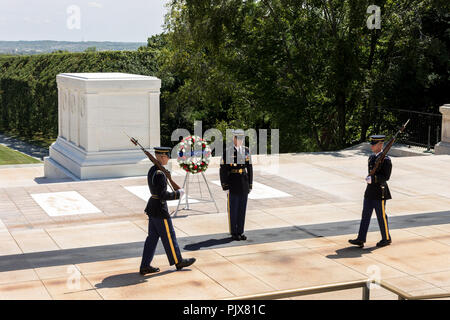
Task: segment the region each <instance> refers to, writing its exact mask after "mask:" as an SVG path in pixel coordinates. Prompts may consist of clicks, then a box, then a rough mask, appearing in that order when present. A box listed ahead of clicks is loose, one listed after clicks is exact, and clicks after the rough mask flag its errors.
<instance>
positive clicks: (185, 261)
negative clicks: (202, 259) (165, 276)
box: [175, 258, 195, 270]
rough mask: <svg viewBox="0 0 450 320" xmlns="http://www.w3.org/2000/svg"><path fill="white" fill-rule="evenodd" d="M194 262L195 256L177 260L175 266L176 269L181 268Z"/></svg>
mask: <svg viewBox="0 0 450 320" xmlns="http://www.w3.org/2000/svg"><path fill="white" fill-rule="evenodd" d="M194 262H195V258H189V259H183V260H181V261H180V262H178V263H177V264H176V265H175V266H176V267H177V270H181V269H183V268H184V267H189V266H190V265H191V264H193V263H194Z"/></svg>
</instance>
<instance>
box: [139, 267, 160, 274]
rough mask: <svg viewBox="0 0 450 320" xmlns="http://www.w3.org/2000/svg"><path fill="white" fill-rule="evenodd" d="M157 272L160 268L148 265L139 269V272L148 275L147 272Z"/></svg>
mask: <svg viewBox="0 0 450 320" xmlns="http://www.w3.org/2000/svg"><path fill="white" fill-rule="evenodd" d="M155 272H159V268H155V267H152V266H148V267H141V268H140V269H139V273H140V274H142V275H143V276H144V275H146V274H147V273H155Z"/></svg>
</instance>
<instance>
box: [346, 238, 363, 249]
mask: <svg viewBox="0 0 450 320" xmlns="http://www.w3.org/2000/svg"><path fill="white" fill-rule="evenodd" d="M348 242H349V243H351V244H353V245H355V246H358V247H360V248H362V247H364V241H362V240H359V239H350V240H348Z"/></svg>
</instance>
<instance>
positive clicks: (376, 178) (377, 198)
mask: <svg viewBox="0 0 450 320" xmlns="http://www.w3.org/2000/svg"><path fill="white" fill-rule="evenodd" d="M384 138H385V136H384V135H373V136H371V137H370V144H371V149H372V152H373V154H372V155H371V156H370V157H369V173H370V171H371V170H372V168H373V167H374V165H375V162H376V160H377V159H378V157H379V156H381V154H382V150H383V141H384ZM391 171H392V162H391V159H390V158H389V157H388V156H386V157H385V159H384V161H383V163H382V164H381V165H380V167H379V169H378V170H377V171H376V172H375V174H374V175H373V176H370V175H369V176H367V177H366V182H367V188H366V192H365V193H364V206H363V211H362V219H361V224H360V227H359V233H358V237H357V238H356V239H353V240H349V241H348V242H350V243H351V244H353V245H357V246H359V247H360V248H362V247H364V242H366V235H367V230H368V229H369V223H370V218H371V216H372V211H373V209H375V212H376V214H377V219H378V225H379V227H380V232H381V238H382V239H381V241H379V242H378V243H377V247H384V246H387V245H389V244H391V242H392V239H391V236H390V234H389V226H388V218H387V216H386V200H389V199H391V198H392V197H391V193H390V192H389V187H388V185H387V182H386V181H388V180H389V178H390V176H391Z"/></svg>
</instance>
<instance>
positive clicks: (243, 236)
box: [239, 234, 247, 240]
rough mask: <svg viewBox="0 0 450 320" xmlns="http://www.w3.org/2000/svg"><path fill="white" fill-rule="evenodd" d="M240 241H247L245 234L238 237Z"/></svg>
mask: <svg viewBox="0 0 450 320" xmlns="http://www.w3.org/2000/svg"><path fill="white" fill-rule="evenodd" d="M239 239H240V240H247V236H246V235H245V234H241V235H239Z"/></svg>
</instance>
